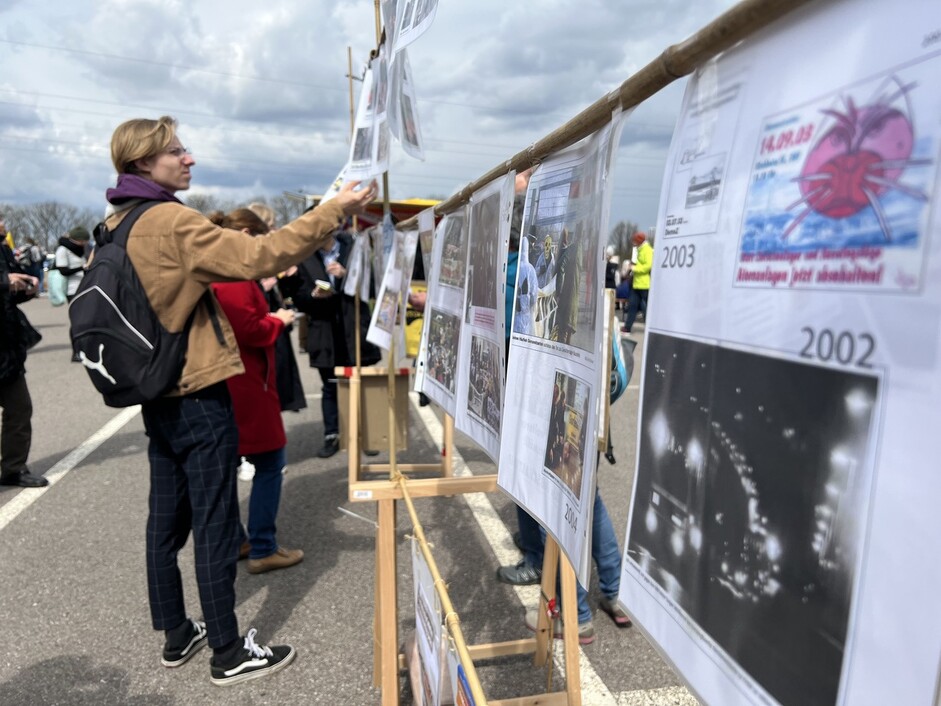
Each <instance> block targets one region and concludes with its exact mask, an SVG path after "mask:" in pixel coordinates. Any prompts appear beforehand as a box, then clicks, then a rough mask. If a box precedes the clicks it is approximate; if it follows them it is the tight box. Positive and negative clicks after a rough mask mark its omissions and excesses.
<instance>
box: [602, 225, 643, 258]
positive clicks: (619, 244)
mask: <svg viewBox="0 0 941 706" xmlns="http://www.w3.org/2000/svg"><path fill="white" fill-rule="evenodd" d="M637 230H638V229H637V224H636V223H633V222H632V221H618V223H617V224H616V225H615V226H614V228H612V229H611V233H610V235H608V245H613V246H614V250H615V254H616V255H617V256H618V257H619V258H621V259H622V260H623V259H624V258H630V256H631V250H632V249H633V247H634V246H633V244H632V243H631V237H632V236H633V235H634V233H636V232H637Z"/></svg>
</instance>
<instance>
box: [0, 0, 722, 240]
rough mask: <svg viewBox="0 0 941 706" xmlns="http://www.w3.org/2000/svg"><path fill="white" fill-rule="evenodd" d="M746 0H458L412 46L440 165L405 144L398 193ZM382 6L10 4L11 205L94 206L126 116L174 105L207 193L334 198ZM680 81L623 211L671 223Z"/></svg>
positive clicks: (1, 56) (628, 181) (446, 185)
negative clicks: (661, 198)
mask: <svg viewBox="0 0 941 706" xmlns="http://www.w3.org/2000/svg"><path fill="white" fill-rule="evenodd" d="M732 4H734V3H733V1H732V0H698V1H697V2H690V1H689V0H619V1H618V2H613V1H612V0H577V1H576V0H568V1H564V0H541V1H540V2H537V3H516V2H508V1H507V0H473V1H471V0H440V4H439V7H438V11H437V15H436V18H435V21H434V24H433V25H432V26H431V28H430V29H429V31H428V32H427V33H425V34H424V35H423V36H422V37H420V38H419V39H418V40H417V41H416V42H415V43H413V44H412V45H411V46H410V47H409V58H410V61H411V65H412V73H413V77H414V82H415V87H416V93H417V96H418V106H419V113H420V117H421V121H422V132H423V136H424V140H425V148H426V159H425V161H424V162H419V161H417V160H414V159H412V158H410V157H409V156H407V155H406V154H405V153H404V152H403V151H402V150H401V148H400V147H399V146H398V145H394V147H393V156H392V164H391V167H390V170H389V179H390V192H391V196H392V197H393V198H408V197H415V196H417V197H427V196H433V195H434V196H441V197H444V196H448V195H450V194H451V193H453V192H454V191H456V190H457V189H459V188H461V187H462V186H464V185H465V184H467V183H468V182H470V181H473V180H474V179H476V178H477V177H478V176H480V175H481V174H483V173H484V172H486V171H487V170H489V169H490V168H491V167H493V166H494V165H496V164H498V163H500V162H502V161H504V160H505V159H507V158H508V157H510V156H512V155H513V154H515V153H516V152H518V151H520V150H522V149H524V148H525V147H527V146H528V145H529V144H531V143H532V142H534V141H535V140H537V139H539V138H541V137H543V136H544V135H546V134H547V133H549V132H551V131H552V130H553V129H555V128H556V127H558V126H560V125H562V124H563V123H564V122H565V121H566V120H568V119H569V118H571V117H573V116H574V115H575V114H577V113H578V112H579V111H580V110H582V109H583V108H585V107H586V106H588V105H590V104H591V103H593V102H594V101H595V100H597V99H598V98H600V97H602V96H603V95H604V94H605V93H607V92H608V91H610V90H612V89H613V88H615V87H617V86H618V85H619V84H620V83H622V82H623V81H624V80H625V79H627V78H628V77H630V75H631V74H632V73H634V72H635V71H637V70H638V69H639V68H641V67H643V66H644V65H645V64H647V63H648V62H649V61H651V60H652V59H654V58H655V57H656V56H657V55H658V54H659V53H660V52H661V51H662V50H663V49H664V48H666V47H667V46H668V45H669V44H673V43H676V42H679V41H681V40H683V39H684V38H686V37H687V36H688V35H690V34H692V33H693V32H695V31H696V30H697V29H699V28H700V27H701V26H702V25H704V24H706V23H707V22H708V21H710V20H712V19H713V18H714V17H716V16H717V15H719V14H720V13H721V12H723V11H724V10H726V9H727V8H728V7H730V6H731V5H732ZM374 46H375V13H374V6H373V2H372V0H354V1H349V0H330V1H327V0H303V1H301V0H267V2H258V1H257V0H252V1H248V0H185V1H184V0H94V1H92V0H72V1H71V2H68V3H66V2H44V1H36V0H34V1H32V2H28V1H27V0H0V155H2V164H3V169H2V178H0V203H16V204H22V203H31V202H36V201H43V200H50V199H51V200H59V201H64V202H67V203H71V204H74V205H76V206H83V207H84V206H88V207H91V208H93V209H97V208H102V209H103V207H104V197H103V193H104V190H105V188H107V187H108V186H109V185H111V184H112V183H113V181H114V171H113V167H112V166H111V161H110V155H109V141H110V137H111V133H112V131H113V129H114V127H115V126H116V125H118V124H119V123H120V122H122V121H123V120H126V119H129V118H136V117H157V116H159V115H163V114H169V115H173V116H175V117H176V118H178V119H179V121H180V129H179V132H180V137H181V139H182V141H183V143H184V144H185V145H186V146H187V147H189V148H190V149H191V150H192V152H193V155H194V157H195V159H196V162H197V165H196V167H195V169H194V180H193V186H192V188H191V193H211V194H217V195H219V196H221V197H224V198H227V199H234V200H243V199H244V200H247V199H250V198H252V197H254V196H257V195H267V196H274V195H277V194H280V193H282V192H283V191H292V192H304V193H322V191H323V190H324V189H325V188H326V187H327V186H328V185H329V183H330V181H331V180H332V179H333V177H334V176H335V175H336V173H337V171H338V170H339V168H340V167H341V166H342V165H343V164H344V162H345V161H346V157H347V153H348V149H349V148H348V136H349V120H350V118H349V89H348V82H347V78H346V74H347V47H351V48H352V54H353V65H354V73H360V72H361V70H362V67H363V64H364V62H365V60H366V59H367V57H368V54H369V51H370V49H372V48H373V47H374ZM684 85H685V82H684V81H679V82H677V83H675V84H673V85H672V86H670V87H669V88H667V89H666V90H664V91H663V92H661V94H659V95H658V96H656V97H655V98H654V99H652V100H650V101H648V103H647V104H645V105H644V106H642V107H641V108H638V109H637V110H636V111H635V112H634V114H633V116H632V117H631V120H630V122H629V123H628V124H627V126H626V127H625V130H624V133H623V139H622V142H621V149H620V152H619V156H618V166H617V172H616V179H615V191H614V198H613V201H612V204H613V205H612V224H613V223H614V222H616V221H617V220H621V219H630V220H633V221H636V222H638V223H639V224H640V225H641V226H642V227H649V226H650V225H652V224H653V223H654V222H655V220H656V205H657V198H658V194H659V190H660V181H661V177H662V173H663V162H664V159H665V155H666V150H667V148H668V146H669V142H670V137H671V135H672V130H673V124H674V121H675V119H676V114H677V112H678V110H679V105H680V102H681V99H682V91H683V86H684Z"/></svg>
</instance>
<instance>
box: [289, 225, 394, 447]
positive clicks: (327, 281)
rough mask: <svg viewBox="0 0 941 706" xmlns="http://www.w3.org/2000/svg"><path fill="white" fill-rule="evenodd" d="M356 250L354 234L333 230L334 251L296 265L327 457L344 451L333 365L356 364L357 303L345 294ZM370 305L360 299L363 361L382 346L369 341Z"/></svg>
mask: <svg viewBox="0 0 941 706" xmlns="http://www.w3.org/2000/svg"><path fill="white" fill-rule="evenodd" d="M352 249H353V237H352V236H351V235H350V234H349V233H346V232H344V231H340V232H337V233H336V234H335V244H334V246H333V248H331V249H330V250H324V249H321V250H318V251H317V252H315V253H314V254H313V255H311V256H310V257H309V258H307V259H306V260H304V262H302V263H301V264H300V265H299V266H298V268H297V274H298V276H299V277H300V286H299V287H298V288H297V291H296V293H295V294H294V297H293V300H294V305H295V306H296V307H297V308H298V310H299V311H302V312H304V314H306V315H307V355H308V356H309V357H310V367H312V368H317V372H319V373H320V379H321V380H322V381H323V396H322V397H321V401H320V405H321V410H322V412H323V425H324V444H323V448H322V449H321V450H320V451H319V452H318V454H317V455H318V456H319V457H320V458H329V457H330V456H333V454H335V453H336V452H337V451H339V450H340V408H339V404H338V401H337V382H336V376H335V374H334V371H333V368H334V366H337V365H355V363H356V360H355V357H356V338H355V337H356V306H355V299H354V298H353V297H349V296H347V295H345V294H344V293H343V278H344V277H345V276H346V263H347V261H348V260H349V257H350V251H351V250H352ZM369 318H370V314H369V305H368V304H366V302H362V301H361V302H360V317H359V327H360V330H359V336H360V362H361V363H362V364H363V365H373V364H374V363H378V362H379V359H380V357H381V354H380V352H379V349H378V348H377V347H376V346H374V345H373V344H371V343H369V342H367V341H366V331H367V330H368V328H369Z"/></svg>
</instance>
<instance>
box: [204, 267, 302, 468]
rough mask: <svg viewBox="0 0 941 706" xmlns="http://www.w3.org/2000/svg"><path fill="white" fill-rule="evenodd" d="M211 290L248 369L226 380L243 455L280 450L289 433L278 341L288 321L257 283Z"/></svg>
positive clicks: (233, 283)
mask: <svg viewBox="0 0 941 706" xmlns="http://www.w3.org/2000/svg"><path fill="white" fill-rule="evenodd" d="M212 289H213V291H214V292H215V294H216V298H217V299H218V300H219V304H220V305H221V306H222V310H223V311H224V312H225V315H226V318H228V319H229V323H231V324H232V329H233V330H234V331H235V339H236V340H237V341H238V344H239V354H240V355H241V356H242V364H243V365H244V366H245V372H244V373H242V374H241V375H236V376H235V377H231V378H229V379H228V380H226V384H227V385H228V386H229V394H231V395H232V406H233V407H235V422H236V424H237V425H238V428H239V453H240V454H242V455H245V454H254V453H263V452H265V451H274V450H275V449H280V448H282V447H284V445H285V444H287V437H286V436H285V434H284V422H283V421H282V419H281V402H280V400H279V399H278V386H277V384H276V382H275V364H274V343H275V341H276V340H277V339H278V335H279V334H280V333H281V331H282V330H283V329H284V323H283V322H282V321H281V319H279V318H277V317H276V316H272V315H271V314H270V313H269V311H268V302H267V301H266V300H265V297H264V295H263V294H262V292H261V288H260V287H259V286H258V284H257V283H256V282H227V283H225V284H214V285H212Z"/></svg>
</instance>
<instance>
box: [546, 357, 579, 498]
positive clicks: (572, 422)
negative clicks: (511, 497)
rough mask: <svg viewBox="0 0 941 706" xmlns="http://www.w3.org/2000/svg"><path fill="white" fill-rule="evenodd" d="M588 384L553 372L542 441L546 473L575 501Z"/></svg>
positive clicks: (577, 489)
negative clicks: (547, 430) (544, 439)
mask: <svg viewBox="0 0 941 706" xmlns="http://www.w3.org/2000/svg"><path fill="white" fill-rule="evenodd" d="M587 414H588V384H587V383H585V382H583V381H582V380H579V379H578V378H574V377H571V376H569V375H566V374H564V373H561V372H558V371H556V374H555V383H554V384H553V386H552V407H551V408H550V410H549V433H548V435H547V438H546V457H545V460H544V464H545V467H546V470H548V471H550V472H551V473H552V474H553V475H554V476H556V477H557V478H558V479H559V480H560V481H562V483H563V484H564V485H565V487H566V488H568V490H569V491H570V492H571V493H572V496H573V497H574V498H575V500H576V501H578V500H579V499H580V498H581V494H582V469H583V468H584V460H585V452H586V450H587V449H586V443H587V439H586V432H587V429H588V427H587V424H586V415H587Z"/></svg>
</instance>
